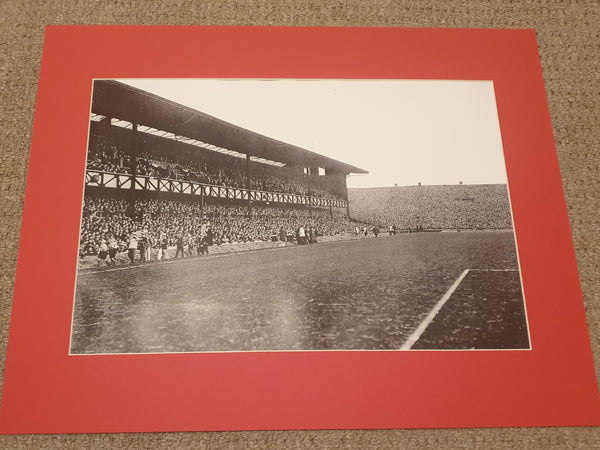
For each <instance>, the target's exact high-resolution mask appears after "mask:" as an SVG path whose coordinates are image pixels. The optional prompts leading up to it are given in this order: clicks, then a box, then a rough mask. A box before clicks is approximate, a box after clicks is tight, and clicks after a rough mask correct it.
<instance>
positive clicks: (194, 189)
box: [85, 170, 347, 208]
mask: <svg viewBox="0 0 600 450" xmlns="http://www.w3.org/2000/svg"><path fill="white" fill-rule="evenodd" d="M132 183H134V189H135V190H138V191H153V192H171V193H177V194H189V195H198V196H204V197H211V198H223V199H233V200H248V195H250V199H251V200H252V201H260V202H271V203H291V204H295V205H310V206H331V207H334V208H345V207H346V205H347V203H346V201H345V200H338V199H335V200H332V199H326V198H320V197H309V196H306V195H298V194H287V193H283V192H265V191H255V190H250V191H248V189H240V188H234V187H227V186H215V185H211V184H203V183H196V182H194V181H183V180H172V179H170V178H157V177H148V176H140V175H136V176H133V175H128V174H123V173H112V172H103V171H99V170H87V171H86V173H85V185H86V186H97V187H103V188H113V189H131V186H132Z"/></svg>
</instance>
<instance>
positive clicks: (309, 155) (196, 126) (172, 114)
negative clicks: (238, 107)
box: [92, 80, 368, 174]
mask: <svg viewBox="0 0 600 450" xmlns="http://www.w3.org/2000/svg"><path fill="white" fill-rule="evenodd" d="M92 113H94V114H101V115H103V116H106V117H111V118H118V119H121V120H126V121H128V122H131V123H135V124H138V125H145V126H148V127H152V128H156V129H158V130H164V131H168V132H170V133H173V134H176V135H180V136H185V137H188V138H191V139H197V140H199V141H202V142H206V143H208V144H212V145H216V146H219V147H222V148H226V149H230V150H233V151H236V152H239V153H243V154H247V155H250V156H254V157H257V158H264V159H268V160H272V161H278V162H282V163H284V164H286V165H291V166H302V167H322V168H325V169H327V170H329V171H332V172H338V173H345V174H349V173H368V171H366V170H364V169H360V168H358V167H354V166H352V165H350V164H346V163H343V162H341V161H337V160H335V159H332V158H328V157H326V156H323V155H320V154H318V153H315V152H311V151H309V150H306V149H303V148H301V147H297V146H295V145H291V144H287V143H285V142H281V141H278V140H276V139H272V138H269V137H267V136H263V135H261V134H258V133H255V132H253V131H250V130H247V129H245V128H242V127H239V126H237V125H233V124H231V123H228V122H225V121H223V120H220V119H217V118H216V117H213V116H210V115H208V114H205V113H203V112H200V111H197V110H195V109H193V108H190V107H187V106H184V105H181V104H179V103H175V102H173V101H171V100H167V99H165V98H162V97H159V96H158V95H155V94H151V93H149V92H146V91H142V90H141V89H137V88H135V87H132V86H129V85H127V84H123V83H120V82H117V81H114V80H95V81H94V93H93V99H92Z"/></svg>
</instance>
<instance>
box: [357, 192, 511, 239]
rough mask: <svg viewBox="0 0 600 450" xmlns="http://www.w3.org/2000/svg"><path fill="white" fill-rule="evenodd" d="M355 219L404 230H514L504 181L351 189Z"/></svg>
mask: <svg viewBox="0 0 600 450" xmlns="http://www.w3.org/2000/svg"><path fill="white" fill-rule="evenodd" d="M348 197H349V203H350V213H351V217H352V218H353V219H357V220H361V221H365V222H368V223H373V224H378V225H380V226H386V227H387V226H389V225H392V224H393V225H396V226H397V227H398V228H399V229H404V230H431V229H443V230H455V229H510V228H512V218H511V213H510V204H509V199H508V190H507V187H506V185H504V184H482V185H438V186H405V187H388V188H369V189H349V190H348Z"/></svg>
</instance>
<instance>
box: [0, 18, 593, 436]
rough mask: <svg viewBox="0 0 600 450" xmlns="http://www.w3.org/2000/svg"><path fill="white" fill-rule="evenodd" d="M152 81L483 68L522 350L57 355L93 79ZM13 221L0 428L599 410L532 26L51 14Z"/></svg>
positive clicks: (67, 314)
mask: <svg viewBox="0 0 600 450" xmlns="http://www.w3.org/2000/svg"><path fill="white" fill-rule="evenodd" d="M155 77H156V78H312V79H315V78H337V79H448V80H493V82H494V87H495V92H496V101H497V107H498V113H499V119H500V128H501V133H502V142H503V147H504V152H505V161H506V165H507V174H508V180H509V186H510V195H511V204H512V209H513V219H514V224H515V230H516V238H517V244H518V248H519V256H520V264H521V275H522V280H523V287H524V293H525V297H526V299H527V309H528V318H529V327H530V336H531V340H532V350H530V351H503V352H488V351H477V352H469V351H464V352H463V351H458V352H419V351H410V352H275V353H260V352H259V353H212V354H211V353H209V354H207V353H201V354H164V355H118V356H106V355H105V356H84V357H82V356H69V355H68V350H69V348H68V345H69V337H70V322H71V310H72V301H73V291H74V283H75V270H76V255H77V247H78V242H77V236H78V235H79V223H80V222H79V221H80V212H81V200H82V197H81V196H82V187H83V186H82V179H83V176H82V174H83V172H84V169H85V158H86V152H85V148H86V145H85V144H86V142H87V132H88V124H89V110H90V91H91V83H92V80H93V79H94V78H155ZM21 233H22V234H21V242H20V248H19V261H18V266H17V276H16V282H15V294H14V303H13V313H12V323H11V329H10V337H9V346H8V351H7V363H6V371H5V377H4V389H3V395H2V404H1V409H0V431H1V432H2V433H57V432H61V433H73V432H130V431H191V430H252V429H332V428H412V427H418V428H420V427H496V426H560V425H598V424H599V423H600V403H599V401H598V400H599V398H598V387H597V384H596V377H595V373H594V367H593V360H592V353H591V349H590V342H589V337H588V333H587V327H586V320H585V314H584V308H583V301H582V297H581V291H580V286H579V278H578V274H577V268H576V262H575V255H574V251H573V246H572V241H571V235H570V228H569V222H568V217H567V210H566V205H565V202H564V195H563V190H562V184H561V178H560V172H559V167H558V161H557V157H556V150H555V147H554V140H553V135H552V127H551V123H550V117H549V113H548V107H547V103H546V98H545V91H544V84H543V78H542V73H541V67H540V63H539V58H538V54H537V46H536V40H535V33H534V31H533V30H481V29H470V30H465V29H393V28H312V27H309V28H291V27H289V28H284V27H179V26H178V27H168V26H165V27H141V26H120V27H108V26H94V27H84V26H75V27H61V26H52V27H48V28H47V30H46V38H45V44H44V53H43V59H42V67H41V75H40V83H39V91H38V98H37V106H36V113H35V125H34V130H33V137H32V147H31V155H30V163H29V172H28V182H27V188H26V196H25V205H24V212H23V224H22V232H21ZM550 244H551V245H550Z"/></svg>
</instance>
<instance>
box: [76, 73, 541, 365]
mask: <svg viewBox="0 0 600 450" xmlns="http://www.w3.org/2000/svg"><path fill="white" fill-rule="evenodd" d="M82 190H83V203H82V212H81V226H80V236H79V254H78V261H77V276H76V285H75V294H74V303H73V318H72V327H71V342H70V354H72V355H84V354H95V355H97V354H141V353H199V352H253V351H260V352H265V351H324V350H329V351H357V350H359V351H407V350H411V351H418V350H435V351H446V350H529V349H530V348H531V346H530V339H529V330H528V322H527V313H526V302H525V300H526V298H525V295H524V292H523V289H522V282H521V276H520V271H519V259H518V249H517V245H516V240H515V232H514V226H513V219H512V214H511V206H510V189H509V185H508V181H507V173H506V166H505V161H504V156H503V149H502V137H501V132H500V125H499V121H498V113H497V108H496V100H495V95H494V85H493V82H492V81H487V80H331V79H327V80H320V79H314V80H313V79H305V80H290V79H264V80H263V79H119V80H113V79H96V80H94V82H93V86H92V87H91V109H90V120H89V138H88V143H87V160H86V168H85V174H82Z"/></svg>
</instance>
